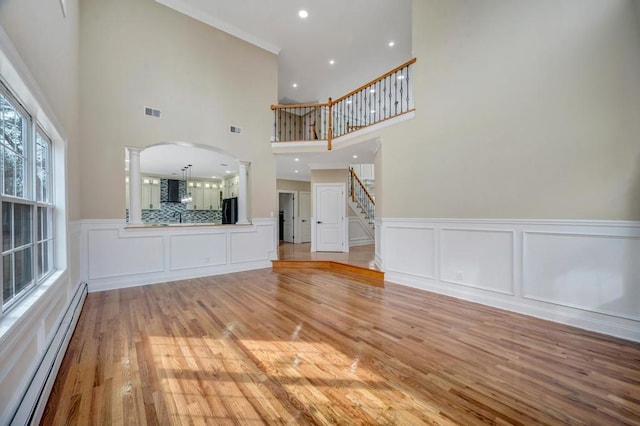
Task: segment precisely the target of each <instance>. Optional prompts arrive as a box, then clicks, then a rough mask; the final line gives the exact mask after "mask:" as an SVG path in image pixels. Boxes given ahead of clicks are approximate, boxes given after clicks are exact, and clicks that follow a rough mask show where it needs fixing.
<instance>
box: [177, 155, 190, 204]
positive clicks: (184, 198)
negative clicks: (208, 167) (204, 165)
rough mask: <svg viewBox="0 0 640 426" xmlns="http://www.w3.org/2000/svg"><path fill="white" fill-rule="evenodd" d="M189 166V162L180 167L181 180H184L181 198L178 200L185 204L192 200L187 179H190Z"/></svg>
mask: <svg viewBox="0 0 640 426" xmlns="http://www.w3.org/2000/svg"><path fill="white" fill-rule="evenodd" d="M191 167H192V166H191V164H188V165H186V166H185V167H183V168H182V180H183V181H184V188H185V190H184V193H183V195H182V199H181V200H180V202H181V203H182V204H187V203H190V202H192V201H193V197H191V191H190V190H189V181H190V180H191Z"/></svg>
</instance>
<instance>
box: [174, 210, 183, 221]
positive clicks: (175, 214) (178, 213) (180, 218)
mask: <svg viewBox="0 0 640 426" xmlns="http://www.w3.org/2000/svg"><path fill="white" fill-rule="evenodd" d="M176 216H178V218H179V220H180V223H182V213H180V212H175V213H174V214H173V218H174V219H175V218H176Z"/></svg>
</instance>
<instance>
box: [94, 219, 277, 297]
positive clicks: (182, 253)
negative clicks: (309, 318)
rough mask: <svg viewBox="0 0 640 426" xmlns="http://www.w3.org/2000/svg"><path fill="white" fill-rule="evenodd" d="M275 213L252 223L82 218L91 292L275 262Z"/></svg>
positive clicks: (246, 268) (247, 268)
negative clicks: (144, 223)
mask: <svg viewBox="0 0 640 426" xmlns="http://www.w3.org/2000/svg"><path fill="white" fill-rule="evenodd" d="M277 231H278V223H277V220H276V219H271V218H268V219H253V224H251V225H225V226H168V227H127V225H126V224H125V223H124V221H122V220H85V221H82V237H81V238H82V244H83V246H84V247H85V249H84V250H82V253H83V258H82V259H81V264H82V266H83V267H82V270H83V271H84V272H83V273H84V274H85V275H84V279H85V281H86V282H87V283H88V284H89V292H95V291H103V290H112V289H116V288H125V287H132V286H138V285H145V284H154V283H160V282H167V281H175V280H181V279H188V278H196V277H203V276H209V275H218V274H225V273H230V272H239V271H245V270H250V269H260V268H270V267H271V260H273V259H276V256H277V244H276V242H277V238H278V235H277Z"/></svg>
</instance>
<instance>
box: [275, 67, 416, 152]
mask: <svg viewBox="0 0 640 426" xmlns="http://www.w3.org/2000/svg"><path fill="white" fill-rule="evenodd" d="M415 62H416V58H413V59H411V60H410V61H408V62H406V63H404V64H402V65H400V66H399V67H397V68H394V69H392V70H391V71H389V72H387V73H385V74H383V75H381V76H380V77H378V78H376V79H374V80H371V81H370V82H368V83H367V84H365V85H363V86H360V87H359V88H357V89H356V90H353V91H351V92H349V93H347V94H346V95H344V96H342V97H340V98H338V99H336V100H335V101H334V100H332V99H331V98H329V100H328V102H327V103H324V104H300V105H271V110H273V113H274V117H273V142H293V141H327V148H328V149H329V151H331V147H332V146H331V143H332V140H333V139H335V138H338V137H340V136H344V135H346V134H348V133H351V132H355V131H357V130H360V129H364V128H365V127H369V126H372V125H374V124H378V123H381V122H383V121H385V120H389V119H391V118H395V117H398V116H400V115H403V114H406V113H408V112H411V111H414V107H413V98H412V95H411V85H410V84H411V74H412V73H411V65H413V64H414V63H415Z"/></svg>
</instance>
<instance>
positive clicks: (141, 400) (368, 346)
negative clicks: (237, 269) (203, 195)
mask: <svg viewBox="0 0 640 426" xmlns="http://www.w3.org/2000/svg"><path fill="white" fill-rule="evenodd" d="M42 423H43V424H57V425H61V424H82V425H85V424H127V425H129V424H141V425H144V424H149V425H153V424H263V423H269V424H329V423H338V424H398V425H415V424H447V425H452V424H458V425H476V424H502V425H504V424H516V425H517V424H522V425H528V424H550V425H551V424H552V425H557V424H597V425H611V424H629V425H631V424H635V425H637V424H640V344H636V343H632V342H628V341H624V340H619V339H615V338H612V337H607V336H603V335H599V334H595V333H591V332H587V331H584V330H580V329H575V328H571V327H568V326H563V325H559V324H554V323H550V322H546V321H542V320H538V319H534V318H530V317H525V316H522V315H517V314H513V313H509V312H505V311H500V310H497V309H493V308H489V307H485V306H482V305H477V304H473V303H469V302H465V301H460V300H456V299H453V298H450V297H446V296H441V295H436V294H432V293H427V292H423V291H419V290H415V289H410V288H406V287H402V286H397V285H393V284H389V283H385V285H384V286H370V285H367V284H366V281H365V279H364V278H357V277H353V278H352V277H345V276H341V275H339V274H336V273H334V272H331V271H330V270H327V271H317V270H311V269H309V270H305V269H287V270H283V271H280V272H276V271H272V270H270V269H264V270H257V271H250V272H243V273H237V274H229V275H222V276H215V277H208V278H202V279H193V280H188V281H181V282H171V283H166V284H156V285H151V286H145V287H137V288H131V289H123V290H116V291H109V292H101V293H92V294H90V295H89V296H88V298H87V301H86V304H85V306H84V309H83V312H82V315H81V318H80V321H79V323H78V326H77V329H76V331H75V334H74V336H73V338H72V340H71V343H70V346H69V349H68V351H67V353H66V356H65V358H64V361H63V364H62V367H61V370H60V373H59V375H58V378H57V381H56V383H55V385H54V388H53V391H52V394H51V397H50V400H49V403H48V405H47V408H46V411H45V416H44V417H43V421H42Z"/></svg>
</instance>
